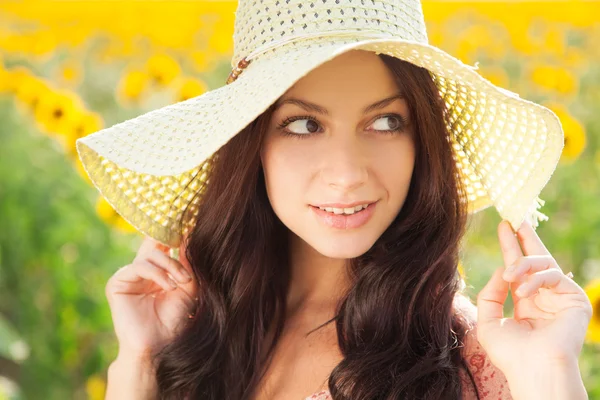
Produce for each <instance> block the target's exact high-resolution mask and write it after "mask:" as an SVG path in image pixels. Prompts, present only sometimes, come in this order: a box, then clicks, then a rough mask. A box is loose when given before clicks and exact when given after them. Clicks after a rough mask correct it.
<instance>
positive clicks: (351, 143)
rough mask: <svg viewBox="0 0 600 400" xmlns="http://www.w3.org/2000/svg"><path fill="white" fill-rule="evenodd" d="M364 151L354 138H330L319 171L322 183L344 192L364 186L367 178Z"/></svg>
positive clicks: (366, 159) (366, 160)
mask: <svg viewBox="0 0 600 400" xmlns="http://www.w3.org/2000/svg"><path fill="white" fill-rule="evenodd" d="M338 136H343V135H338ZM346 136H348V135H346ZM365 150H366V149H365V148H364V144H362V145H361V143H360V140H359V139H358V138H356V137H338V138H334V137H332V138H331V140H329V141H328V143H327V149H326V150H325V152H324V160H325V161H324V162H323V164H322V168H321V171H320V175H321V179H322V181H323V182H324V183H325V184H326V185H328V186H330V187H332V188H335V189H339V190H341V191H345V192H349V191H352V190H355V189H357V188H359V187H360V186H362V185H364V184H365V183H366V182H367V178H368V168H367V165H368V157H367V155H366V153H365Z"/></svg>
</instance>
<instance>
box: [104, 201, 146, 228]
mask: <svg viewBox="0 0 600 400" xmlns="http://www.w3.org/2000/svg"><path fill="white" fill-rule="evenodd" d="M96 212H97V213H98V215H99V216H100V218H101V219H102V220H103V221H104V222H106V223H107V224H109V225H111V226H113V227H115V228H117V229H118V230H120V231H122V232H126V233H132V232H137V230H136V229H135V228H134V227H133V226H131V225H130V224H129V223H128V222H127V221H125V220H124V219H123V217H121V216H120V215H119V214H118V213H117V212H116V211H115V209H114V208H113V207H112V206H111V205H110V203H109V202H108V201H106V199H105V198H104V197H102V196H100V197H98V202H97V203H96Z"/></svg>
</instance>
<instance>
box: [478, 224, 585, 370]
mask: <svg viewBox="0 0 600 400" xmlns="http://www.w3.org/2000/svg"><path fill="white" fill-rule="evenodd" d="M498 237H499V240H500V247H501V249H502V254H503V258H504V264H505V267H511V266H513V267H514V268H507V269H506V270H505V269H504V267H500V268H498V269H497V270H496V271H495V272H494V274H493V275H492V277H491V279H490V281H489V282H488V283H487V284H486V285H485V287H484V288H483V289H482V290H481V292H480V293H479V294H478V296H477V310H478V311H477V340H478V341H479V343H480V344H481V346H482V347H483V348H484V349H485V351H486V352H487V354H488V357H489V358H490V360H491V361H492V363H493V364H494V365H495V366H496V367H498V368H499V369H500V370H501V371H502V372H503V373H504V374H505V376H507V377H509V376H519V375H520V374H523V375H524V376H527V375H528V373H529V372H530V371H531V369H532V368H542V367H543V368H545V367H552V366H560V365H573V361H575V363H576V362H577V359H578V357H579V353H580V352H581V348H582V346H583V341H584V338H585V333H586V330H587V327H588V324H589V322H590V320H591V317H592V305H591V303H590V300H589V298H588V297H587V295H586V294H585V292H584V290H583V289H582V288H581V287H580V286H579V285H578V284H577V283H576V282H575V281H574V280H573V279H571V278H569V277H568V276H566V275H565V274H564V272H563V271H562V270H561V268H560V266H559V265H558V264H557V263H556V260H554V258H553V257H552V255H551V254H550V252H549V251H548V250H547V249H546V247H545V246H544V244H543V243H542V241H541V240H540V238H539V236H538V235H537V233H536V232H535V230H534V229H533V227H532V226H531V224H530V223H529V222H527V221H525V222H523V224H522V225H521V227H520V228H519V230H518V231H517V234H516V236H515V234H514V232H513V230H512V227H511V225H510V223H508V221H506V220H503V221H502V222H500V224H499V225H498ZM519 243H520V245H519ZM521 248H522V250H521ZM509 287H510V289H511V292H512V299H513V303H514V318H504V312H503V308H504V302H505V300H506V296H507V295H508V289H509ZM519 289H520V290H523V293H520V290H519ZM515 291H516V293H515Z"/></svg>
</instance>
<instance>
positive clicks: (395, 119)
mask: <svg viewBox="0 0 600 400" xmlns="http://www.w3.org/2000/svg"><path fill="white" fill-rule="evenodd" d="M386 119H387V121H386V122H384V123H378V121H382V120H383V121H385V120H386ZM405 128H406V121H405V120H404V117H403V116H401V115H397V114H394V115H384V116H382V117H379V118H377V120H376V121H375V123H373V130H376V131H381V132H397V131H401V130H403V129H405Z"/></svg>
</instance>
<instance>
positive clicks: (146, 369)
mask: <svg viewBox="0 0 600 400" xmlns="http://www.w3.org/2000/svg"><path fill="white" fill-rule="evenodd" d="M156 393H157V384H156V369H155V368H154V366H153V364H152V362H151V359H150V358H149V357H147V356H145V355H138V354H132V353H125V352H119V354H118V355H117V358H115V360H114V361H113V362H112V363H111V364H110V366H109V367H108V385H107V396H106V399H111V400H112V399H121V398H128V399H136V400H150V399H152V400H154V399H155V398H156Z"/></svg>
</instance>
